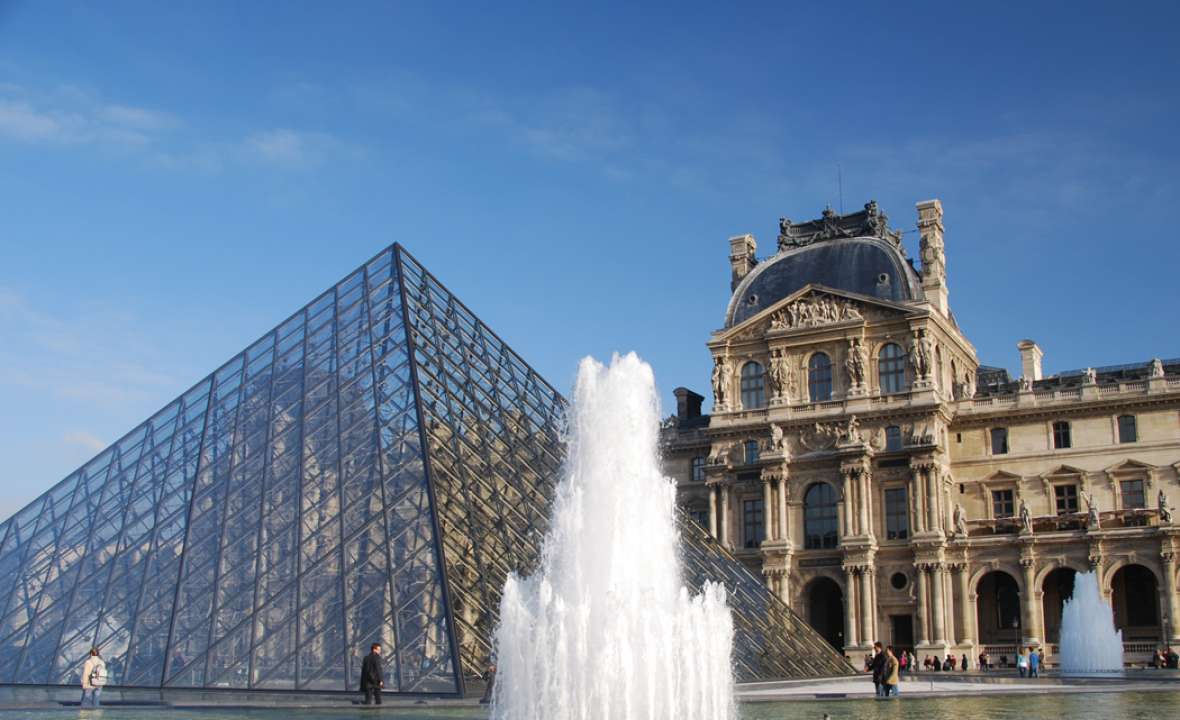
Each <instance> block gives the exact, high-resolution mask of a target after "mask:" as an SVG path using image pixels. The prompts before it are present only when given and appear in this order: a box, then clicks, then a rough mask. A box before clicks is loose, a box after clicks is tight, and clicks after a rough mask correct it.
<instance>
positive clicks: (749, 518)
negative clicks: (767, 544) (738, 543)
mask: <svg viewBox="0 0 1180 720" xmlns="http://www.w3.org/2000/svg"><path fill="white" fill-rule="evenodd" d="M762 532H763V531H762V501H761V500H744V501H742V544H743V545H744V546H745V547H748V548H756V547H758V546H759V545H761V544H762V538H763V534H762Z"/></svg>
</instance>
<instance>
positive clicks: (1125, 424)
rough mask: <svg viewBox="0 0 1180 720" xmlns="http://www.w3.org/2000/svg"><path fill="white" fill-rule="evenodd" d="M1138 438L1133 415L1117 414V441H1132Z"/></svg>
mask: <svg viewBox="0 0 1180 720" xmlns="http://www.w3.org/2000/svg"><path fill="white" fill-rule="evenodd" d="M1138 439H1139V433H1138V430H1137V429H1136V428H1135V416H1134V415H1119V442H1121V443H1133V442H1135V441H1136V440H1138Z"/></svg>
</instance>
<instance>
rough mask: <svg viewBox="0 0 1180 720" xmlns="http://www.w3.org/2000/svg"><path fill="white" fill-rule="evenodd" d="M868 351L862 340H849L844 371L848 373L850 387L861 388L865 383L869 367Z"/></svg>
mask: <svg viewBox="0 0 1180 720" xmlns="http://www.w3.org/2000/svg"><path fill="white" fill-rule="evenodd" d="M868 364H869V358H868V351H866V350H865V346H864V344H863V343H861V341H860V338H849V339H848V352H847V354H846V355H845V357H844V369H845V370H846V371H847V372H848V386H849V387H854V388H855V387H861V386H863V385H864V382H865V368H867V367H868Z"/></svg>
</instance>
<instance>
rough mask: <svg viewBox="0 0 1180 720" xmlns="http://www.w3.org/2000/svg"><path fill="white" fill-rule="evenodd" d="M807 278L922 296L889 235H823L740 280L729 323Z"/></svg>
mask: <svg viewBox="0 0 1180 720" xmlns="http://www.w3.org/2000/svg"><path fill="white" fill-rule="evenodd" d="M808 283H815V284H817V285H826V286H827V287H830V288H834V289H836V290H848V291H849V292H854V293H859V294H861V295H868V296H870V297H879V298H881V299H883V300H892V301H894V302H905V301H911V300H919V299H921V298H922V297H923V295H922V286H921V282H920V281H919V280H918V275H917V273H915V272H914V269H913V268H911V267H910V266H909V263H907V262H906V261H905V259H904V258H903V257H902V255H901V251H900V250H899V249H898V247H897V246H896V245H894V244H893V243H892V242H891V241H889V240H883V239H881V238H872V237H857V238H843V239H839V240H825V241H822V242H816V243H813V244H811V245H807V246H804V247H796V248H788V249H787V250H785V251H783V252H780V253H779V254H778V255H775V256H774V257H772V258H769V259H767V260H763V261H762V262H760V263H759V264H758V265H757V266H756V267H755V268H754V269H753V270H752V271H751V272H750V274H749V275H747V276H746V277H745V278H743V279H742V282H741V284H739V285H738V287H737V290H735V291H734V293H733V297H732V298H731V299H730V301H729V309H728V310H727V311H726V313H725V326H726V327H733V326H734V325H737V324H739V323H741V322H742V321H744V320H746V319H748V318H751V317H753V316H755V315H757V314H758V313H760V312H762V311H763V310H765V309H766V308H768V307H770V306H771V305H774V304H775V303H777V302H778V301H780V300H782V299H783V298H785V297H787V296H789V295H791V294H792V293H794V292H795V291H797V290H799V289H800V288H802V287H803V286H805V285H807V284H808Z"/></svg>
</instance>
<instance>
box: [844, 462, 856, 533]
mask: <svg viewBox="0 0 1180 720" xmlns="http://www.w3.org/2000/svg"><path fill="white" fill-rule="evenodd" d="M840 477H841V478H842V479H843V482H844V519H845V522H846V524H847V525H848V534H849V535H859V534H860V521H859V520H860V498H859V497H858V496H859V495H860V493H859V492H857V487H856V483H855V482H854V481H853V479H852V475H851V473H849V472H848V468H840Z"/></svg>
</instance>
